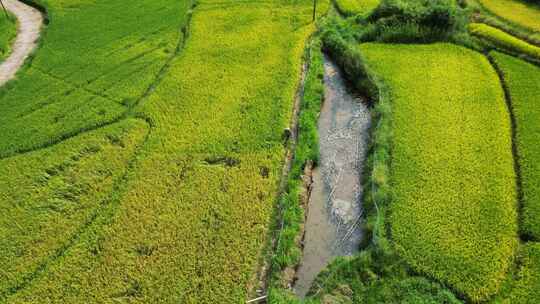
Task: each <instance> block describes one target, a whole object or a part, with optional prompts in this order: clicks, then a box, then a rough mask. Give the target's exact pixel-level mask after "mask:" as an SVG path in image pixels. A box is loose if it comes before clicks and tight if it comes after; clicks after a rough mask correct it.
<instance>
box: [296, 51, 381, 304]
mask: <svg viewBox="0 0 540 304" xmlns="http://www.w3.org/2000/svg"><path fill="white" fill-rule="evenodd" d="M324 82H325V101H324V104H323V106H322V109H321V114H320V117H319V122H318V129H319V146H320V160H319V167H318V168H316V169H315V170H314V171H313V184H312V190H311V196H310V200H309V207H308V212H307V220H306V225H305V229H306V233H305V237H304V253H303V258H302V263H301V265H300V267H299V268H298V271H297V273H296V278H297V280H296V283H295V286H294V290H295V292H296V294H297V295H298V296H300V297H304V296H305V295H306V294H307V292H308V291H309V288H310V287H311V284H312V282H313V280H314V279H315V277H316V276H317V275H318V274H319V272H320V271H321V270H323V269H324V268H325V267H326V266H327V265H328V263H330V262H331V261H332V260H333V259H334V258H335V257H337V256H348V255H352V254H354V253H355V252H356V251H357V250H358V247H359V244H360V241H361V240H362V230H361V225H360V224H361V220H362V209H361V197H362V185H361V178H362V170H363V160H364V159H365V157H366V152H367V143H368V138H369V126H370V120H371V117H370V113H369V109H368V106H367V104H366V102H365V100H364V99H363V98H361V97H359V96H355V95H354V94H353V93H351V92H350V91H349V90H348V89H347V84H346V82H345V80H344V79H343V77H342V76H341V72H340V71H339V69H338V67H337V66H336V65H335V64H334V63H333V62H331V61H330V60H329V58H327V57H325V62H324Z"/></svg>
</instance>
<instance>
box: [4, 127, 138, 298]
mask: <svg viewBox="0 0 540 304" xmlns="http://www.w3.org/2000/svg"><path fill="white" fill-rule="evenodd" d="M147 131H148V126H147V124H146V123H145V122H144V121H142V120H134V119H129V120H125V121H122V122H120V123H117V124H113V125H110V126H108V127H106V128H103V129H100V130H97V131H94V132H89V133H85V134H83V135H80V136H78V137H75V138H71V139H69V140H66V141H64V142H62V143H61V144H58V145H55V146H53V147H49V148H46V149H42V150H39V151H34V152H30V153H28V154H23V155H18V156H14V157H10V158H5V159H2V160H0V209H2V217H1V218H0V295H3V294H4V293H6V292H9V290H12V289H16V288H17V286H20V285H21V284H24V282H25V281H26V280H29V279H30V278H32V277H33V276H34V275H35V273H36V272H37V271H38V270H39V269H40V268H41V267H43V265H46V263H47V262H48V260H50V259H54V258H55V257H56V256H57V255H58V254H61V251H62V248H64V247H66V246H69V244H70V242H72V241H73V240H74V239H76V238H77V235H78V233H79V232H80V231H81V229H83V228H84V226H85V225H86V224H87V223H88V222H90V221H91V220H92V218H93V217H95V215H96V214H98V213H99V212H100V209H101V208H102V207H103V206H106V205H107V204H108V203H109V201H110V200H111V195H112V192H113V190H117V189H115V187H116V186H117V183H119V182H120V181H122V178H123V176H124V175H125V174H126V172H127V170H128V164H129V161H130V160H131V159H132V158H133V155H134V153H135V151H136V148H137V147H138V146H139V145H140V144H141V143H142V142H143V140H144V138H145V137H146V133H147Z"/></svg>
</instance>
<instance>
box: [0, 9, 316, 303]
mask: <svg viewBox="0 0 540 304" xmlns="http://www.w3.org/2000/svg"><path fill="white" fill-rule="evenodd" d="M99 3H101V2H99ZM107 3H108V2H107ZM144 3H146V2H144ZM144 3H143V4H144ZM150 3H152V4H154V3H155V1H154V2H151V1H148V2H147V3H146V4H147V5H150ZM161 4H163V3H161ZM323 4H324V2H323ZM117 5H119V6H118V7H114V8H111V9H113V12H114V13H117V14H119V15H120V16H124V15H125V14H126V12H125V9H124V10H122V9H121V7H120V3H117ZM156 5H157V4H156ZM182 5H183V4H182ZM163 6H164V7H163V8H160V9H156V11H159V12H170V13H171V14H172V13H173V12H172V11H170V10H173V9H176V10H177V11H176V12H175V14H176V15H180V14H181V13H182V11H181V10H180V9H179V7H180V5H177V6H176V7H174V6H173V5H170V7H171V8H170V9H169V6H166V7H165V4H163ZM126 7H130V6H126ZM135 7H139V6H137V5H136V6H135ZM182 7H183V6H182ZM323 7H324V5H323ZM141 8H142V9H148V7H145V6H144V5H141ZM100 9H102V10H103V11H104V12H105V11H106V9H105V8H103V7H101V8H100ZM75 11H78V9H75ZM150 11H151V10H150ZM53 12H54V10H53ZM84 12H85V13H87V12H88V10H85V11H84ZM151 15H152V14H151ZM156 15H158V16H155V15H153V16H154V18H156V19H157V18H160V19H159V20H154V22H156V23H157V24H160V23H161V22H165V21H164V20H161V19H167V18H168V19H174V20H179V19H180V18H179V17H175V18H176V19H175V18H171V17H167V18H165V17H164V16H159V14H156ZM176 15H175V16H176ZM59 16H60V15H59V14H58V13H57V14H52V18H51V27H52V26H53V24H54V20H55V18H56V19H60V17H59ZM68 16H70V14H67V13H66V15H65V17H68ZM138 17H139V18H141V16H138ZM71 18H73V19H74V18H75V16H73V17H71ZM103 18H105V17H103ZM107 18H108V19H104V20H111V17H110V16H108V17H107ZM118 23H119V24H120V23H121V21H118ZM126 26H127V25H126ZM121 28H122V27H121ZM136 28H138V29H139V28H144V26H142V25H140V26H136ZM176 28H177V27H176ZM312 31H313V24H312V23H311V2H310V1H301V2H294V3H291V2H288V1H282V2H273V3H238V2H222V1H203V2H200V3H199V4H198V6H197V8H196V9H195V13H194V15H193V20H192V23H191V30H190V39H189V40H188V43H187V45H186V47H185V49H184V50H182V52H181V53H180V54H179V55H178V56H176V57H175V58H174V60H173V61H172V62H171V64H170V68H169V69H168V70H167V72H166V73H165V75H164V77H163V79H162V80H161V82H160V83H159V85H157V86H156V88H155V90H154V91H153V92H151V94H150V95H149V96H148V98H147V99H145V100H143V101H142V102H141V103H139V104H138V105H137V106H136V108H135V109H134V114H135V115H136V116H139V117H144V118H145V119H147V120H148V121H150V122H151V126H152V128H151V132H150V135H149V137H148V140H147V141H146V144H145V145H144V147H143V148H141V150H140V151H139V152H138V157H137V161H136V162H135V163H134V165H133V170H130V173H129V174H128V176H127V177H126V184H125V185H124V186H123V187H122V191H121V192H118V191H117V192H116V194H117V195H116V196H115V197H117V198H118V199H116V200H114V201H113V202H112V203H111V204H107V205H105V206H103V207H102V208H101V210H100V212H99V214H98V215H97V217H96V219H95V220H93V221H92V222H91V223H89V225H88V227H87V228H86V229H84V230H83V231H81V233H80V234H79V235H78V239H77V241H75V242H73V244H72V246H69V247H67V248H66V250H65V251H63V252H62V254H61V255H60V256H59V257H58V258H56V259H54V260H51V261H50V263H48V264H47V266H46V268H45V269H44V270H43V271H42V272H41V273H40V274H39V275H37V276H36V277H35V278H34V279H33V280H32V281H31V282H29V283H28V284H27V286H25V288H23V289H22V290H20V291H19V292H17V293H14V294H12V295H10V297H9V299H8V301H9V302H10V303H43V302H49V303H77V302H84V303H115V302H119V301H125V302H130V303H156V302H160V303H178V302H180V303H240V302H243V301H244V300H245V298H246V291H247V286H248V285H249V284H250V281H251V279H252V275H253V273H254V270H255V269H256V268H257V266H258V261H259V257H260V252H261V248H262V247H263V244H264V242H265V241H266V240H267V233H268V228H269V223H270V220H271V219H270V217H271V214H272V213H273V211H274V208H275V205H276V204H275V203H276V193H277V190H278V181H279V179H280V176H281V167H282V161H283V156H284V151H285V148H284V143H283V139H282V134H283V130H284V129H285V128H286V127H287V126H288V124H289V121H290V119H291V113H292V104H293V100H294V94H295V91H296V87H297V84H298V79H299V74H300V67H301V57H302V54H303V52H304V43H305V41H306V39H307V38H308V36H309V34H310V33H311V32H312ZM60 33H61V34H64V32H60ZM171 33H172V32H171ZM66 35H67V33H66ZM170 36H173V35H172V34H171V35H170ZM156 37H160V40H161V39H167V41H169V40H175V39H176V38H177V37H173V38H174V39H168V38H170V37H167V36H166V35H164V36H163V35H162V34H161V33H158V35H157V36H156ZM47 39H52V38H51V32H48V33H47ZM45 46H46V44H45V45H44V47H43V49H45ZM43 49H42V50H43ZM43 52H45V51H43ZM51 52H52V51H51ZM158 53H160V54H162V53H163V52H161V51H158ZM38 57H39V56H38ZM36 59H37V58H36ZM148 60H150V58H148ZM154 61H155V58H153V59H152V60H151V62H154ZM38 62H39V60H38V61H37V63H36V65H39V64H38ZM129 66H130V67H131V65H129ZM64 68H65V67H64ZM65 69H67V68H65ZM32 72H35V70H34V69H32V68H30V69H29V70H28V71H27V74H30V73H32ZM131 72H132V71H131ZM38 73H40V72H38ZM135 74H136V75H137V76H141V77H143V78H144V77H147V74H151V73H146V74H145V73H135ZM73 75H75V76H76V74H73ZM127 75H131V74H130V73H127ZM81 76H82V75H81ZM111 77H113V76H112V75H111ZM74 78H75V79H74V80H73V81H76V80H77V77H74ZM115 78H118V75H117V76H114V78H113V79H115ZM133 81H135V80H133ZM27 82H28V80H26V81H23V79H21V81H20V82H19V83H27ZM53 83H54V82H53ZM58 85H59V86H61V85H65V84H64V83H63V82H60V81H59V84H58ZM137 88H138V86H137ZM14 89H17V86H14ZM85 91H86V90H85ZM112 92H115V91H114V90H112ZM34 94H37V93H34ZM7 96H9V95H8V94H6V95H4V98H7ZM111 104H114V103H112V102H111V103H108V104H107V105H108V107H107V109H109V108H110V105H111ZM21 107H24V106H19V107H15V106H14V105H12V109H13V111H15V110H18V109H19V108H21ZM124 108H125V107H122V108H121V109H120V110H118V111H117V112H118V113H122V111H125V110H124ZM64 111H65V110H64ZM83 113H86V112H83ZM115 113H116V112H115ZM50 115H52V114H51V113H49V114H47V115H46V117H49V116H50ZM111 115H112V114H111ZM115 115H116V114H115ZM53 117H54V115H53ZM112 117H116V116H112ZM66 119H67V118H66ZM80 120H81V117H78V118H77V120H76V121H80ZM66 128H67V127H63V128H62V130H64V129H66ZM13 130H15V129H13ZM12 132H15V131H12ZM29 134H33V133H29ZM18 136H21V134H20V133H19V135H18ZM39 138H41V137H39ZM37 139H38V138H33V139H32V138H29V139H28V142H29V143H31V144H30V145H29V146H28V147H31V146H32V145H33V143H35V142H39V140H37ZM14 141H15V138H13V142H14ZM1 143H2V144H5V147H6V148H5V149H6V150H4V151H8V152H9V151H16V149H13V148H10V145H9V138H8V139H7V140H5V141H4V140H2V142H1ZM6 143H8V144H6Z"/></svg>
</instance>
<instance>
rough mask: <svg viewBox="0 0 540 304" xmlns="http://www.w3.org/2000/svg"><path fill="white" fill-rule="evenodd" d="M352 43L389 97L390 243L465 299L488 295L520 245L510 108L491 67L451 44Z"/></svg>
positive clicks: (470, 53)
mask: <svg viewBox="0 0 540 304" xmlns="http://www.w3.org/2000/svg"><path fill="white" fill-rule="evenodd" d="M360 49H361V51H362V53H363V54H364V56H365V58H366V61H367V65H368V66H369V67H370V68H371V69H372V71H373V73H376V74H377V75H379V76H380V77H381V78H382V80H383V81H385V82H386V83H387V84H388V86H389V91H390V96H391V99H392V118H391V124H392V130H393V133H392V136H393V142H392V147H393V148H392V169H391V170H392V173H391V177H390V178H391V180H392V188H393V202H392V204H391V207H390V211H389V213H390V218H389V219H388V221H389V225H390V227H391V238H392V240H393V242H394V244H395V247H396V250H397V252H398V253H399V254H400V255H402V256H404V258H405V260H406V261H407V262H408V263H409V264H410V265H412V266H413V268H414V269H416V270H417V271H419V272H421V273H424V274H426V275H427V276H430V277H433V278H436V279H438V280H441V281H442V282H445V283H447V284H449V285H451V286H453V287H454V288H455V289H456V290H457V291H459V292H460V293H461V294H463V295H464V296H466V297H467V298H469V299H471V300H473V301H480V300H485V299H487V298H489V297H490V296H491V295H493V294H495V293H497V291H498V290H499V289H500V286H501V284H502V282H503V281H504V279H505V275H506V272H507V271H508V270H509V269H510V267H511V266H512V263H513V253H514V251H515V250H516V248H517V245H518V239H517V229H518V223H517V193H516V184H515V174H514V170H513V158H512V144H511V140H512V139H511V131H510V130H511V129H510V128H511V126H510V116H509V113H508V111H507V108H506V104H505V101H504V93H503V90H502V88H501V86H500V85H499V82H498V78H497V74H496V73H495V70H494V69H493V68H492V67H491V66H490V64H489V62H488V60H487V59H486V58H484V57H482V56H481V55H480V54H478V53H475V52H472V51H470V50H467V49H465V48H461V47H457V46H453V45H450V44H435V45H428V46H421V45H381V44H365V45H362V46H361V47H360ZM396 53H399V54H400V56H399V57H395V56H392V54H396ZM388 58H392V60H388ZM402 66H408V67H410V68H408V69H406V70H403V69H402V68H401V67H402ZM427 88H429V89H427ZM495 265H496V266H495Z"/></svg>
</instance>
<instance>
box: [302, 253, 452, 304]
mask: <svg viewBox="0 0 540 304" xmlns="http://www.w3.org/2000/svg"><path fill="white" fill-rule="evenodd" d="M407 270H408V268H407V266H406V264H405V263H404V261H403V260H402V259H400V258H399V257H398V256H395V255H392V254H385V253H384V252H381V251H380V250H376V249H374V248H370V249H368V250H365V251H363V252H362V253H360V254H359V255H357V256H355V257H354V258H351V259H348V258H338V259H337V260H336V261H334V262H333V263H332V264H331V265H330V266H329V267H328V268H327V270H325V271H324V272H322V273H321V274H320V275H319V277H318V278H317V280H316V282H315V283H314V285H313V286H315V288H313V289H312V290H311V292H312V293H313V294H316V295H317V296H316V298H318V299H322V300H323V303H324V300H325V299H332V298H334V299H346V300H348V302H347V301H343V302H338V303H373V304H375V303H410V304H413V303H414V304H416V303H425V304H427V303H430V304H438V303H462V302H461V301H459V300H458V299H456V297H455V296H454V295H453V294H452V292H451V291H450V290H448V289H446V288H445V287H443V286H441V285H440V284H438V283H434V282H432V281H430V280H428V279H426V278H424V277H420V276H414V275H412V276H411V275H410V274H409V273H408V272H407Z"/></svg>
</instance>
